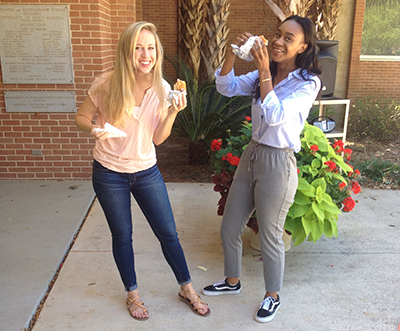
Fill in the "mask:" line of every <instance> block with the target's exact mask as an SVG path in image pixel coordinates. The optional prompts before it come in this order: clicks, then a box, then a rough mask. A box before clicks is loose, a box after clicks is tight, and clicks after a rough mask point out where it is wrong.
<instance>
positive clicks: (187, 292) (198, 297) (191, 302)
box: [182, 290, 207, 310]
mask: <svg viewBox="0 0 400 331" xmlns="http://www.w3.org/2000/svg"><path fill="white" fill-rule="evenodd" d="M182 291H183V293H184V294H185V299H187V298H188V297H187V294H189V295H190V294H192V295H196V296H197V299H196V300H193V301H190V304H191V305H193V304H194V303H195V302H199V303H201V304H205V305H206V304H207V303H205V302H204V301H201V300H200V295H198V294H197V293H196V292H189V291H185V290H182ZM193 308H194V309H196V310H199V309H203V308H201V307H195V306H194V305H193Z"/></svg>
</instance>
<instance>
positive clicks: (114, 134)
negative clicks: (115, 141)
mask: <svg viewBox="0 0 400 331" xmlns="http://www.w3.org/2000/svg"><path fill="white" fill-rule="evenodd" d="M94 131H95V132H109V135H108V138H124V137H126V136H127V134H126V133H125V132H124V131H121V130H120V129H118V128H116V127H115V126H113V125H111V124H110V123H106V124H104V129H102V128H95V129H94Z"/></svg>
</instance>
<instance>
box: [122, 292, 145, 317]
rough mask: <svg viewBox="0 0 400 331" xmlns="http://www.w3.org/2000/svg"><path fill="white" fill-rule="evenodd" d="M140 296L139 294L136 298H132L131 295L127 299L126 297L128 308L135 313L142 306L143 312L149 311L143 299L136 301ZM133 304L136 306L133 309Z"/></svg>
mask: <svg viewBox="0 0 400 331" xmlns="http://www.w3.org/2000/svg"><path fill="white" fill-rule="evenodd" d="M139 297H140V295H138V296H136V297H135V298H133V299H132V298H130V297H128V298H127V299H126V304H127V305H128V309H129V311H130V312H131V313H133V312H134V311H135V310H136V309H137V308H142V309H143V313H146V312H147V308H146V307H145V306H143V304H144V303H143V301H141V302H136V301H135V300H136V299H137V298H139ZM133 305H135V308H133V309H132V310H131V308H132V306H133Z"/></svg>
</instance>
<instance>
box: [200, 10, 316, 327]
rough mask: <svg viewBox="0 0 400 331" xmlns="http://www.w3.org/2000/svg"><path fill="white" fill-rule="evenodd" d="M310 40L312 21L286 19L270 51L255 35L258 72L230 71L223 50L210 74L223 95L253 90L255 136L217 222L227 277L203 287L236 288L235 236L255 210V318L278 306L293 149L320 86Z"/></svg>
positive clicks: (265, 318)
mask: <svg viewBox="0 0 400 331" xmlns="http://www.w3.org/2000/svg"><path fill="white" fill-rule="evenodd" d="M250 37H252V35H251V34H250V33H247V32H245V33H243V34H241V35H239V37H237V46H239V47H240V46H242V45H244V44H245V43H246V41H247V40H248V39H249V38H250ZM315 40H316V37H315V29H314V26H313V24H312V22H311V21H310V20H309V19H307V18H302V17H299V16H291V17H288V18H287V19H286V20H285V21H284V22H283V23H282V24H281V25H280V27H279V28H278V29H277V31H276V34H275V36H274V37H273V39H272V41H271V42H270V45H269V47H270V55H268V50H267V45H266V44H265V43H264V42H262V41H261V39H260V38H256V40H255V42H254V45H253V47H252V49H251V55H252V57H253V58H254V63H255V65H256V67H257V70H255V71H253V72H249V73H247V74H245V75H241V76H235V74H234V70H233V65H234V62H235V57H236V56H235V55H234V53H233V52H228V53H227V55H226V59H225V61H224V64H223V66H222V68H221V69H220V70H219V71H217V72H216V84H217V89H218V91H219V92H220V93H221V94H223V95H226V96H228V97H231V96H234V95H253V98H254V99H253V100H254V102H253V104H252V109H251V114H252V124H253V133H252V141H251V142H250V143H249V145H248V146H247V148H246V149H245V151H244V152H243V155H242V157H241V160H240V163H239V166H238V169H237V170H236V173H235V176H234V180H233V183H232V186H231V188H230V191H229V195H228V199H227V202H226V206H225V211H224V216H223V219H222V225H221V239H222V246H223V252H224V265H225V270H224V272H225V277H226V278H224V280H222V281H220V282H218V283H215V284H213V285H209V286H206V287H205V288H203V291H202V292H203V294H204V295H211V296H213V295H221V294H234V293H239V292H240V290H241V283H240V281H239V277H240V275H241V258H242V240H241V235H242V234H243V230H244V228H245V226H246V223H247V221H248V219H249V217H250V216H251V215H252V214H253V212H254V210H256V211H257V222H258V228H259V234H260V242H261V253H262V260H263V266H264V282H265V290H266V293H265V295H264V298H263V301H262V302H261V305H260V308H259V309H258V311H257V313H256V315H255V319H256V321H258V322H261V323H264V322H269V321H271V320H272V319H273V318H274V317H275V315H276V312H277V310H278V309H279V307H280V299H279V295H278V291H280V290H281V287H282V283H283V273H284V264H285V251H284V243H283V241H282V234H283V231H284V224H285V219H286V215H287V213H288V210H289V208H290V206H291V204H292V203H293V201H294V196H295V193H296V190H297V185H298V178H297V167H296V158H295V156H294V152H298V151H299V150H300V147H301V143H300V133H301V131H302V129H303V127H304V124H305V121H306V118H307V116H308V114H309V111H310V108H311V107H312V105H313V102H314V100H315V98H316V97H317V95H318V92H319V90H320V86H321V82H320V80H319V78H318V77H317V75H318V74H320V69H319V66H318V58H317V53H316V49H315ZM270 60H271V61H270Z"/></svg>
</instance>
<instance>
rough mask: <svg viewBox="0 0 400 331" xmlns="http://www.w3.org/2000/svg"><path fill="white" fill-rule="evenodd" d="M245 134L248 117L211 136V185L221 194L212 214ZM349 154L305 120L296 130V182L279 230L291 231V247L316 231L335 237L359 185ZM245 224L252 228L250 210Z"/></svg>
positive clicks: (254, 225)
mask: <svg viewBox="0 0 400 331" xmlns="http://www.w3.org/2000/svg"><path fill="white" fill-rule="evenodd" d="M250 139H251V122H250V118H249V117H248V118H246V120H245V121H244V122H243V125H242V129H241V130H240V132H239V135H231V134H229V136H228V138H227V139H225V141H223V140H222V139H214V140H213V142H212V143H211V152H212V155H213V166H214V167H215V175H214V176H213V183H214V184H215V186H214V190H215V191H217V192H219V193H220V194H221V198H220V200H219V201H218V215H223V212H224V207H225V203H226V198H227V196H228V193H229V188H230V185H231V183H232V180H233V175H234V173H235V170H236V167H237V165H238V164H239V161H240V156H241V154H242V152H243V150H244V148H245V147H246V146H247V144H248V142H249V141H250ZM351 153H352V150H351V149H349V148H345V147H344V144H343V142H342V141H341V140H336V141H335V142H334V143H333V144H332V145H331V143H330V141H329V140H328V139H327V138H326V136H325V134H324V133H323V132H322V131H321V130H320V129H319V128H317V127H315V126H312V125H309V124H307V123H306V125H305V127H304V129H303V131H302V133H301V150H300V151H299V152H298V153H295V156H296V159H297V167H298V170H297V171H298V178H299V184H298V188H297V192H296V195H295V199H294V202H293V204H292V206H291V207H290V209H289V212H288V214H287V217H286V222H285V230H286V232H287V233H289V234H291V235H292V239H293V241H294V245H295V246H296V245H299V244H301V243H302V242H303V241H304V240H306V239H307V240H309V241H313V242H315V241H317V240H318V239H320V238H321V236H322V235H325V236H327V237H329V238H331V237H332V236H335V237H337V235H338V231H337V220H338V217H339V215H340V214H341V212H350V211H351V210H352V209H353V208H354V206H355V203H356V201H355V200H353V198H352V194H358V193H359V192H360V190H361V188H360V185H359V184H358V182H357V181H356V178H357V176H358V175H359V174H360V172H359V171H358V170H353V167H352V166H351V165H350V164H349V161H350V160H351ZM247 225H248V226H249V227H250V228H252V229H253V230H254V232H255V233H257V232H258V226H257V216H256V214H254V215H252V217H251V218H250V219H249V222H248V223H247Z"/></svg>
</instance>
